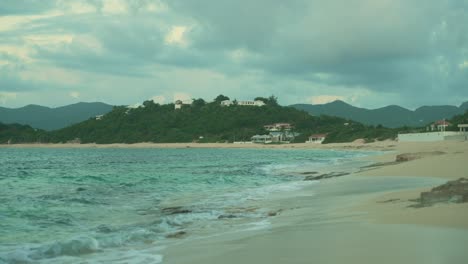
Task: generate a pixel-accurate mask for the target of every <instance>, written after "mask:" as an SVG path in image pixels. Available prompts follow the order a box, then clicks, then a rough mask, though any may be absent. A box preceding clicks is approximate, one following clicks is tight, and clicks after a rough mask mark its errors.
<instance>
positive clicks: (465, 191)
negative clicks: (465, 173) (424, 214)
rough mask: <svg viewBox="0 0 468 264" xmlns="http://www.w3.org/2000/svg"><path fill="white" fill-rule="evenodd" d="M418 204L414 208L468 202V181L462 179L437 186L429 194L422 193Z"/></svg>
mask: <svg viewBox="0 0 468 264" xmlns="http://www.w3.org/2000/svg"><path fill="white" fill-rule="evenodd" d="M416 201H417V202H418V204H416V205H413V206H412V207H427V206H431V205H434V204H436V203H466V202H468V179H465V178H460V179H458V180H454V181H449V182H447V183H445V184H442V185H440V186H437V187H435V188H433V189H432V190H430V191H429V192H423V193H421V196H420V198H419V199H417V200H416Z"/></svg>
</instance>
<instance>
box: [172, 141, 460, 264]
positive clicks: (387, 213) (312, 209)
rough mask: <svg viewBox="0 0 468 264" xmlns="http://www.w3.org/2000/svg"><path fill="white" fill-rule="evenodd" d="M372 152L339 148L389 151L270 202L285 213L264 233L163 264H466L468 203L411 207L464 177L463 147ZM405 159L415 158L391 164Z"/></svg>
mask: <svg viewBox="0 0 468 264" xmlns="http://www.w3.org/2000/svg"><path fill="white" fill-rule="evenodd" d="M385 144H387V145H385ZM342 146H343V145H342ZM369 146H370V145H367V146H365V147H363V148H360V147H359V146H356V145H353V146H352V147H351V146H350V145H347V146H344V147H343V148H344V149H350V148H353V149H367V150H375V149H383V150H392V152H389V153H386V154H384V155H379V156H374V157H371V158H370V160H371V161H373V162H375V163H378V164H380V166H375V167H370V168H366V169H365V170H364V171H362V172H359V173H355V174H353V175H349V176H345V177H339V178H332V179H327V180H323V181H321V182H320V183H319V185H318V186H315V185H313V186H310V187H306V188H304V189H303V190H302V191H300V192H295V193H291V194H289V196H288V195H287V194H283V195H282V197H277V199H272V200H270V201H268V203H269V204H268V206H270V207H271V206H276V208H280V209H282V211H281V213H280V214H279V215H277V216H275V217H271V218H270V219H269V221H270V222H271V225H270V226H269V227H268V228H266V229H264V230H257V231H245V232H239V233H235V234H232V233H231V234H222V233H220V234H219V235H218V236H214V237H208V238H197V239H195V238H194V239H192V240H188V241H184V242H181V243H179V244H176V245H173V246H170V247H168V248H167V249H166V250H165V251H164V252H163V254H164V256H165V263H208V264H210V263H440V264H442V263H460V264H462V263H466V259H467V258H468V252H467V251H466V245H467V244H468V204H467V203H463V204H451V203H447V204H444V203H441V204H435V205H433V206H430V207H424V208H413V207H409V206H411V205H414V204H415V202H414V201H413V200H414V199H416V198H418V197H419V194H420V193H421V192H423V191H428V190H430V189H431V188H432V187H434V186H438V185H440V184H443V183H445V182H446V181H448V180H453V179H457V178H460V177H467V176H468V142H433V143H396V142H387V143H381V144H374V145H373V146H370V147H369ZM335 147H336V146H335ZM434 152H437V154H434ZM402 153H412V154H414V155H413V156H416V157H417V159H415V160H410V161H405V162H399V163H395V162H394V161H395V158H396V155H398V154H402ZM366 159H369V158H366Z"/></svg>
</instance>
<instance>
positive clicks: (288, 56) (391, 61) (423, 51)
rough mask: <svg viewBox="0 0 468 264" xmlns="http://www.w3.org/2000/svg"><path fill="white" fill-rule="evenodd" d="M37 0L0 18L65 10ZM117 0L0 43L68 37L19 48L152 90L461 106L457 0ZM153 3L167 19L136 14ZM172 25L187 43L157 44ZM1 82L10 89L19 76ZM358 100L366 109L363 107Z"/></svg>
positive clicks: (466, 95) (464, 71) (463, 15)
mask: <svg viewBox="0 0 468 264" xmlns="http://www.w3.org/2000/svg"><path fill="white" fill-rule="evenodd" d="M38 2H41V3H42V1H32V0H31V1H30V2H28V3H29V5H27V7H25V8H21V6H20V5H19V4H11V3H10V4H8V5H4V6H2V8H0V14H2V13H3V14H39V13H44V12H46V11H48V10H52V9H60V8H61V7H62V6H64V5H65V4H67V3H68V2H64V1H55V2H54V1H47V3H46V4H44V5H39V4H38ZM125 2H126V6H127V7H128V10H127V11H128V12H126V13H124V14H106V13H105V10H104V9H105V8H104V4H103V2H102V1H99V0H88V1H82V3H87V4H91V5H93V6H94V7H95V8H96V9H97V13H87V14H67V15H63V16H55V17H45V18H43V19H38V20H35V21H33V22H31V23H28V24H26V25H23V26H22V27H21V28H19V29H16V30H13V31H8V32H0V36H1V37H2V40H0V45H1V44H7V43H8V44H12V43H14V44H16V45H19V46H21V45H22V44H24V43H22V40H21V38H15V37H17V36H25V35H28V34H70V35H72V36H73V38H72V40H71V41H70V42H66V43H60V44H59V45H52V46H51V47H49V46H47V45H44V46H43V45H40V44H37V45H32V46H31V45H29V46H28V48H29V49H31V50H32V52H31V54H32V55H31V56H33V59H34V60H35V61H40V62H41V63H42V64H44V65H50V66H54V67H60V68H64V69H69V70H73V71H80V72H90V73H94V74H103V75H110V76H128V77H129V78H138V79H141V80H143V79H146V81H145V85H146V83H147V82H148V81H149V82H151V81H154V82H155V83H158V81H159V82H161V80H158V78H159V77H158V76H160V75H159V74H161V73H160V71H172V72H173V71H177V70H179V71H180V72H186V70H205V71H210V72H213V73H218V74H221V75H223V76H225V80H224V81H225V82H226V87H231V88H230V89H234V88H232V87H234V86H235V84H236V83H237V84H239V85H244V86H245V85H247V86H248V87H249V93H250V92H251V91H259V92H261V93H264V92H265V91H268V92H270V91H271V93H275V94H277V95H278V96H280V97H281V96H282V95H285V96H286V95H287V97H288V98H297V99H296V100H300V98H304V97H307V96H310V94H311V93H312V91H313V93H322V94H328V93H330V90H332V91H334V93H340V92H341V93H343V94H352V93H353V91H355V89H364V90H368V91H369V93H372V94H373V96H374V97H378V96H379V94H382V96H383V97H387V96H388V94H393V95H394V96H395V97H394V98H399V99H400V100H401V103H402V104H406V105H408V106H415V105H418V104H425V103H429V104H433V103H437V102H438V101H440V102H441V103H454V102H455V101H457V100H458V101H460V100H461V101H463V100H465V99H468V89H466V83H467V81H468V26H467V25H468V15H467V14H468V12H466V11H467V10H468V3H467V2H466V1H464V0H443V1H436V0H431V1H422V0H416V1H404V0H395V1H373V0H350V1H345V2H343V1H338V0H333V1H330V0H328V1H325V0H316V1H306V0H292V1H288V2H284V1H279V0H278V1H277V0H275V1H271V0H258V1H237V2H233V1H228V0H218V1H215V0H200V1H182V0H171V1H165V2H159V1H151V0H127V1H125ZM15 3H16V2H15ZM161 3H162V5H163V6H164V5H167V10H165V11H162V12H156V13H152V12H148V10H146V7H147V6H148V4H158V5H161ZM173 26H185V27H187V29H188V31H187V33H186V35H185V37H186V38H187V41H188V43H187V45H186V46H184V47H180V46H177V45H168V44H167V43H165V37H166V34H168V32H169V31H170V29H171V27H173ZM236 56H237V57H236ZM0 59H1V58H0ZM6 60H11V58H6ZM465 64H466V65H465ZM1 71H3V70H2V69H0V74H1ZM3 75H5V73H3ZM252 75H254V76H256V77H255V78H253V79H252V78H250V77H249V76H252ZM9 76H10V77H9V78H10V81H9V82H10V84H9V86H14V83H15V80H16V81H18V78H16V79H15V78H14V77H12V76H13V75H12V73H11V72H10V73H9ZM206 76H210V75H206ZM180 78H188V77H185V76H184V75H181V76H180ZM191 78H192V77H191ZM207 78H208V77H207ZM246 80H251V82H252V83H248V82H246ZM167 82H168V81H167V80H165V81H164V85H166V86H167V87H168V88H166V89H168V90H169V89H171V88H170V86H171V85H170V83H167ZM199 83H202V84H203V83H207V81H203V82H199ZM227 83H229V85H228V84H227ZM272 83H273V84H276V85H272ZM288 83H295V85H297V88H296V89H295V91H297V93H298V94H297V96H295V97H292V96H291V95H290V94H288V92H289V91H290V87H287V86H288ZM278 84H282V85H284V86H279V85H278ZM194 85H196V84H194ZM200 85H201V84H200ZM213 85H214V84H213ZM24 86H27V84H25V85H24ZM24 86H23V84H21V83H20V82H18V87H24ZM268 87H270V88H268ZM318 87H322V88H318ZM323 87H326V88H323ZM24 88H25V87H24ZM198 88H199V90H203V91H206V90H207V89H208V90H209V89H210V87H198ZM10 89H13V88H10ZM22 89H23V88H22ZM268 89H270V90H268ZM320 89H322V90H320ZM216 92H218V90H217V89H214V90H213V93H216ZM224 92H225V93H226V91H224ZM227 92H229V91H227ZM246 94H247V92H246ZM447 94H450V96H445V97H444V96H443V95H447ZM414 95H418V96H417V97H416V96H414ZM434 96H436V97H434ZM457 98H458V99H457ZM290 100H293V99H290ZM361 102H362V103H363V104H364V105H365V104H366V103H367V102H366V99H365V98H362V99H361ZM286 103H293V101H290V102H286ZM388 103H389V104H390V103H399V102H388ZM457 103H459V102H457Z"/></svg>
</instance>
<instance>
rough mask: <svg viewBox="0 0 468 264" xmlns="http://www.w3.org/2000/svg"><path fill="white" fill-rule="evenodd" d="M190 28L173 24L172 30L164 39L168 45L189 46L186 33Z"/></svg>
mask: <svg viewBox="0 0 468 264" xmlns="http://www.w3.org/2000/svg"><path fill="white" fill-rule="evenodd" d="M187 31H188V28H187V27H185V26H172V28H171V30H170V31H169V32H168V33H167V34H166V36H165V38H164V41H165V42H166V44H168V45H179V46H187V39H186V38H185V34H186V33H187Z"/></svg>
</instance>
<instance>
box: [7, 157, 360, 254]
mask: <svg viewBox="0 0 468 264" xmlns="http://www.w3.org/2000/svg"><path fill="white" fill-rule="evenodd" d="M368 154H369V153H362V152H351V151H349V152H347V151H330V150H328V151H326V150H279V149H274V150H272V149H117V148H116V149H45V148H37V149H36V148H33V149H21V148H18V149H0V263H109V262H112V263H161V262H164V260H163V256H162V255H160V254H159V251H160V250H161V249H162V248H164V247H166V246H168V245H170V243H171V241H175V240H177V239H189V238H190V237H191V236H192V234H196V233H198V234H204V235H210V232H212V231H213V230H217V232H219V231H220V230H224V229H226V228H227V227H226V224H225V222H223V221H224V219H229V218H232V219H234V218H235V219H239V220H238V221H231V222H229V223H230V224H229V227H228V229H229V230H235V229H249V228H257V227H262V226H264V225H265V224H267V223H265V215H266V214H267V213H268V210H269V209H268V208H254V209H252V208H250V209H249V208H247V207H246V204H247V203H248V202H251V201H255V200H261V199H267V198H268V195H271V194H272V193H275V192H281V191H290V190H294V189H295V188H301V187H302V186H303V185H306V184H312V183H313V182H305V181H303V176H300V175H301V172H304V171H317V170H321V169H322V168H325V167H329V166H332V165H338V164H341V163H345V162H346V161H349V160H351V159H352V158H355V157H357V156H363V155H368ZM210 230H211V231H210ZM174 234H176V235H177V234H178V236H180V237H179V238H177V239H174V238H172V239H171V238H167V236H171V235H172V236H173V235H174Z"/></svg>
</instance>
